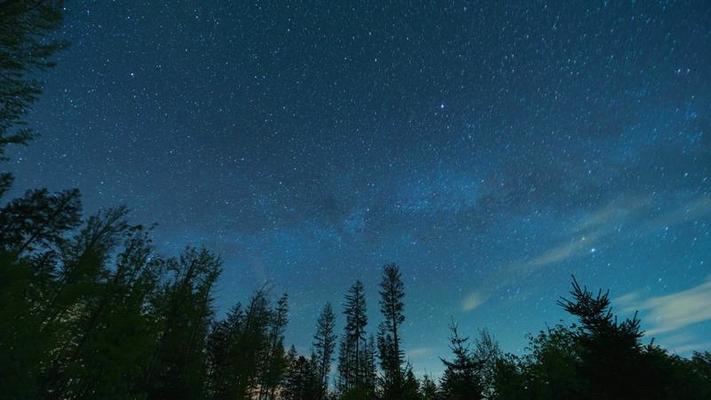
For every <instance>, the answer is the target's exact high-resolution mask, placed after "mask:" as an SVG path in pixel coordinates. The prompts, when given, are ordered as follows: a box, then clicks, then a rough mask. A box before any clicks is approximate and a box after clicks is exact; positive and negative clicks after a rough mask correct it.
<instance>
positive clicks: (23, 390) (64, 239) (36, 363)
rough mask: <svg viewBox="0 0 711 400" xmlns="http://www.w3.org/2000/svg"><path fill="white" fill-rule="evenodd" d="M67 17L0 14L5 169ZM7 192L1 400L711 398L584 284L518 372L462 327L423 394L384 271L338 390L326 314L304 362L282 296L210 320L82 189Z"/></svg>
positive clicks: (355, 332)
mask: <svg viewBox="0 0 711 400" xmlns="http://www.w3.org/2000/svg"><path fill="white" fill-rule="evenodd" d="M57 3H59V2H51V1H40V0H38V1H20V0H6V1H0V158H3V157H4V156H5V149H6V147H7V146H8V145H11V144H24V143H25V142H26V141H27V140H28V139H29V138H30V137H31V135H30V131H28V130H27V129H26V127H25V125H24V123H23V116H24V113H25V112H26V111H27V109H28V107H30V106H31V105H32V103H33V102H34V101H35V100H36V99H37V96H39V94H40V86H39V83H38V82H37V81H36V80H34V78H33V77H34V76H35V75H33V74H35V73H36V72H37V71H39V70H43V69H45V68H47V67H49V66H51V64H52V63H51V59H50V56H51V55H52V53H53V52H54V51H55V50H57V49H59V48H60V47H62V44H61V43H57V42H51V41H49V42H47V41H46V37H45V35H46V34H47V33H49V32H51V31H52V29H54V28H55V27H56V26H57V24H58V23H59V21H60V16H61V15H60V9H59V8H57V7H55V4H57ZM11 182H12V177H11V176H10V175H9V174H7V173H4V174H0V201H1V202H0V399H156V400H158V399H161V400H162V399H196V400H197V399H200V400H202V399H237V400H241V399H259V400H271V399H289V400H313V399H319V400H320V399H325V398H335V397H337V398H342V399H381V398H382V399H384V400H385V399H398V400H401V399H402V400H407V399H421V400H435V399H438V400H450V399H451V400H454V399H471V400H475V399H480V398H486V399H500V400H518V399H530V400H537V399H540V400H543V399H583V400H584V399H590V400H592V399H596V400H598V399H601V400H613V399H614V400H623V399H671V400H675V399H679V400H681V399H704V400H705V399H711V353H708V352H706V353H695V354H694V355H693V356H692V358H690V359H687V358H682V357H679V356H676V355H672V354H669V353H667V352H666V351H665V350H664V349H662V348H660V347H658V346H655V345H652V344H645V343H643V339H644V338H643V333H642V332H641V330H640V328H639V327H640V322H639V320H638V319H637V318H636V317H635V318H632V319H625V320H622V321H621V322H618V319H617V318H616V317H615V316H614V314H613V313H612V310H611V308H610V300H609V296H608V294H607V293H603V292H598V293H597V294H594V293H593V292H591V291H589V290H588V289H586V288H585V287H583V286H581V285H579V284H578V283H577V282H576V281H575V280H573V285H572V291H571V294H570V297H569V298H567V299H562V300H561V302H560V305H561V306H562V307H563V308H564V309H565V310H566V311H567V312H569V313H570V314H571V315H573V316H575V317H576V318H577V319H578V323H577V324H574V325H570V326H564V325H557V326H555V327H553V328H549V329H547V330H545V331H541V332H540V333H538V334H537V335H535V336H533V337H531V338H530V344H529V348H528V350H527V352H526V353H525V354H523V355H518V356H516V355H512V354H504V353H502V352H501V350H500V349H499V348H498V345H497V344H496V342H495V341H494V339H493V338H492V337H491V336H490V335H489V334H488V333H486V332H483V333H481V334H480V335H479V337H478V338H477V339H476V340H475V341H474V342H473V346H471V347H470V346H468V339H467V338H466V337H463V336H460V334H459V332H458V330H457V329H456V327H454V326H453V328H452V337H451V339H450V342H451V350H452V353H453V354H452V356H451V357H447V358H446V359H444V360H443V363H444V365H443V366H444V374H443V376H442V377H441V379H440V381H439V385H438V383H437V382H436V381H435V380H434V379H432V378H429V377H423V378H422V379H418V377H417V376H416V375H415V374H414V373H413V371H412V368H411V367H410V366H409V364H408V363H407V362H406V361H407V360H406V359H405V356H404V354H405V352H404V348H403V347H404V346H403V341H402V338H403V337H404V336H403V334H404V333H405V332H403V329H402V328H403V325H402V323H403V321H404V320H405V316H404V285H403V283H402V279H401V276H400V270H399V268H398V267H397V266H395V265H387V266H386V267H385V268H384V271H383V277H382V283H381V285H380V296H381V301H380V309H381V312H382V320H381V323H380V325H379V329H378V338H377V341H376V339H375V338H374V337H373V336H372V334H369V332H368V331H367V326H368V318H367V314H366V301H365V299H366V297H367V295H366V288H365V286H364V285H363V284H362V283H360V282H356V283H355V284H354V285H353V287H352V288H351V289H350V290H349V291H348V293H347V296H346V304H345V312H344V314H345V317H346V318H345V319H346V321H345V329H344V334H343V336H342V337H341V342H340V343H341V348H340V354H339V357H338V380H337V383H338V384H337V385H336V386H335V387H333V386H334V385H329V381H330V379H329V377H330V375H332V374H331V365H332V360H333V354H334V347H335V343H336V335H335V334H334V332H335V326H336V320H335V319H336V318H335V315H334V312H333V310H332V308H331V307H330V305H326V306H325V307H324V308H323V311H322V313H321V315H320V317H319V318H318V322H317V329H316V333H315V335H314V340H313V349H312V351H311V356H310V357H306V356H305V355H300V354H298V353H297V351H296V350H295V349H294V348H293V347H292V348H291V349H290V350H289V351H285V343H284V341H285V338H284V331H285V327H286V325H287V322H288V309H289V308H288V298H287V296H286V295H283V296H281V297H280V298H279V299H278V300H276V301H273V299H272V298H271V296H270V293H269V292H268V291H267V290H258V291H256V293H254V294H253V295H252V297H251V298H250V299H249V300H248V301H247V302H246V303H245V304H237V305H235V306H234V307H232V308H231V309H230V311H229V312H227V313H226V315H225V316H224V317H222V318H216V312H215V309H214V306H213V302H212V290H213V286H214V284H215V282H216V280H217V279H218V276H219V274H220V271H221V268H222V263H221V261H220V259H219V257H217V256H216V255H214V254H213V253H211V252H209V251H208V250H205V249H198V248H192V247H188V248H186V249H185V250H184V251H183V252H182V253H181V254H180V255H178V256H175V257H165V256H163V255H161V254H159V253H158V252H157V251H156V250H155V248H154V246H153V244H152V241H151V238H150V229H146V228H145V227H144V226H142V225H137V224H133V223H131V222H130V221H129V218H128V213H127V211H126V209H125V208H122V207H118V208H112V209H106V210H104V211H101V212H98V213H96V214H94V215H92V216H89V217H84V216H83V214H82V207H81V201H80V195H79V192H78V191H76V190H67V191H63V192H59V193H50V192H49V191H47V190H44V189H39V190H33V191H29V192H27V193H26V194H25V195H24V196H22V197H20V198H17V199H14V200H11V201H9V200H8V199H5V198H3V197H2V196H3V195H5V193H6V192H7V189H8V188H9V187H10V184H11ZM376 343H377V344H376ZM376 359H377V360H380V368H379V369H378V368H377V366H376ZM334 389H337V390H334Z"/></svg>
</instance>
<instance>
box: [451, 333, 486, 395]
mask: <svg viewBox="0 0 711 400" xmlns="http://www.w3.org/2000/svg"><path fill="white" fill-rule="evenodd" d="M450 331H451V332H452V335H451V337H450V349H451V350H452V353H454V359H453V360H452V361H447V360H445V359H442V362H443V363H444V366H445V370H444V375H443V377H442V398H443V399H445V400H478V399H481V398H482V387H481V382H480V380H479V365H478V364H477V363H476V362H475V361H474V359H473V358H472V356H471V354H470V351H469V347H468V346H467V341H468V340H469V339H468V338H466V337H461V336H459V332H458V330H457V326H456V325H454V324H452V325H451V326H450Z"/></svg>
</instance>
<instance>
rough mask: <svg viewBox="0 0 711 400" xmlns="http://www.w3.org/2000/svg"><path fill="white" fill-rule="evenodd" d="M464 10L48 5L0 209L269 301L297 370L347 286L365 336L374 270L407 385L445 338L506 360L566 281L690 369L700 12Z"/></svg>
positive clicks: (566, 5) (706, 131)
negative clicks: (128, 229) (485, 343)
mask: <svg viewBox="0 0 711 400" xmlns="http://www.w3.org/2000/svg"><path fill="white" fill-rule="evenodd" d="M484 3H487V2H459V1H454V2H447V4H440V3H438V2H432V3H426V4H421V3H410V2H388V3H387V4H384V2H359V3H354V4H348V2H320V3H319V2H317V3H314V4H310V5H308V6H307V5H306V4H303V3H301V2H295V1H294V2H292V1H277V2H254V3H247V2H226V1H215V0H210V1H201V2H189V1H178V2H174V1H171V2H168V1H151V2H142V3H141V4H140V5H139V4H132V3H131V4H127V3H126V2H106V1H76V2H68V3H67V5H66V7H67V15H66V18H65V21H66V22H65V24H64V26H63V28H62V30H61V32H60V33H59V35H60V36H61V37H62V38H65V39H67V40H69V41H70V42H71V44H72V45H71V47H70V48H69V49H68V50H66V51H64V52H62V53H61V54H60V55H59V56H58V59H57V61H58V66H57V68H56V69H55V70H53V71H51V72H50V73H48V74H47V75H46V85H45V93H44V95H43V97H42V98H41V101H40V102H39V103H38V105H37V106H36V107H35V109H34V110H33V111H32V113H31V115H30V121H31V124H32V126H33V127H34V128H35V129H36V130H37V131H38V132H39V133H40V134H41V136H40V137H39V138H38V139H36V140H35V141H34V142H33V143H32V144H31V145H30V146H28V147H26V148H22V149H19V150H15V151H14V153H12V154H11V157H12V160H13V161H14V171H13V172H14V173H15V175H16V177H17V180H16V185H15V186H16V189H15V190H16V191H17V192H18V193H19V192H21V191H24V190H25V189H27V188H32V187H37V186H47V187H49V188H50V189H54V190H59V189H63V188H69V187H78V188H80V189H81V191H82V193H83V199H84V204H85V206H86V208H87V209H88V210H89V211H95V210H97V209H99V208H101V207H108V206H112V205H118V204H126V205H128V206H129V207H130V208H131V209H132V210H133V212H132V214H131V215H132V218H133V219H134V220H136V221H138V222H144V223H152V222H155V223H157V227H156V229H155V235H154V236H155V238H156V242H157V245H158V247H159V248H160V249H162V250H163V251H164V252H166V253H169V254H173V253H176V252H177V251H179V249H181V248H182V247H184V246H185V245H188V244H204V245H205V246H207V247H209V248H212V249H214V250H216V251H217V252H218V253H220V254H221V255H222V257H223V259H224V262H225V269H224V272H223V275H222V278H221V280H220V282H219V284H218V290H217V291H216V293H215V298H216V304H217V305H218V308H219V309H220V310H222V311H224V310H226V308H227V307H229V306H230V305H232V304H234V303H235V302H236V301H239V300H244V299H245V298H246V297H247V296H248V295H249V293H250V292H251V291H252V290H253V289H255V288H257V287H259V286H261V285H262V284H263V283H264V282H271V284H272V285H273V287H274V291H275V292H277V293H278V292H280V291H284V290H286V291H288V292H289V294H290V301H291V314H290V319H291V322H290V325H289V330H288V332H287V341H289V342H290V343H294V344H295V345H296V346H297V348H299V349H300V350H307V349H308V344H309V343H310V340H311V334H312V331H313V326H314V323H315V318H316V316H317V313H318V309H319V308H320V307H321V305H322V304H323V303H324V302H325V301H331V302H333V303H334V304H336V305H340V304H341V302H342V296H343V294H344V293H345V290H346V288H347V287H348V286H349V285H350V284H351V283H352V281H354V280H355V279H361V280H363V281H364V283H365V285H366V288H367V290H368V296H369V297H368V307H369V311H370V313H371V314H372V317H371V321H372V323H371V328H372V331H374V330H375V326H376V325H377V323H376V322H375V321H377V320H378V316H377V290H376V285H377V282H378V280H379V278H380V268H381V266H382V265H383V264H385V263H388V262H396V263H398V264H399V265H401V267H402V271H403V276H404V278H405V284H406V290H407V298H406V318H407V320H406V323H405V327H404V333H403V335H404V341H405V346H406V348H407V349H408V350H409V351H410V352H409V353H408V357H409V359H410V361H411V362H412V364H413V365H414V367H415V369H416V370H417V371H418V373H421V372H425V371H430V372H438V371H440V369H441V363H440V361H439V358H438V357H439V356H440V355H443V354H446V353H447V342H446V340H447V324H448V323H449V321H450V320H451V319H452V318H454V319H455V320H456V321H458V322H459V324H460V327H461V329H462V331H463V332H467V333H468V334H474V333H475V332H476V329H479V328H484V327H487V328H489V329H490V331H491V332H492V333H493V334H494V335H495V336H496V337H497V338H498V339H499V340H500V341H501V344H502V347H503V348H504V349H506V350H508V351H513V352H517V351H520V350H521V349H523V347H524V346H525V344H526V341H525V334H526V333H528V332H536V331H537V330H539V329H542V328H544V327H545V325H544V324H545V323H548V324H554V323H555V322H556V321H558V320H559V319H561V318H567V317H566V316H565V315H564V314H563V312H562V310H561V309H560V308H559V307H558V306H556V304H555V301H556V299H557V298H558V296H560V295H564V294H566V293H567V289H568V283H569V279H570V275H571V274H575V275H576V276H577V277H578V279H579V280H580V281H581V282H584V283H586V284H588V285H589V286H592V287H602V288H610V289H611V292H612V297H613V298H615V299H616V300H615V304H616V310H617V311H619V312H621V313H623V314H625V315H627V313H632V312H633V311H634V310H640V315H641V317H642V318H643V322H644V323H643V327H644V328H645V329H646V330H647V331H648V332H649V333H650V334H652V335H653V336H655V337H657V342H659V343H661V344H663V345H665V346H667V347H669V348H670V349H673V350H675V351H678V352H680V353H682V354H686V353H685V352H688V351H689V350H690V349H699V350H702V349H707V350H708V349H711V342H710V341H709V337H711V336H709V333H711V314H709V312H708V311H707V310H708V309H711V307H710V306H711V295H709V294H708V293H709V290H708V286H709V282H711V281H709V279H711V269H710V268H709V266H710V264H711V225H710V224H711V68H709V65H710V64H711V6H709V4H708V3H707V2H704V1H659V2H651V1H650V2H592V1H590V2H578V1H552V2H521V3H519V2H514V3H512V4H507V5H503V4H500V3H497V2H488V4H484ZM337 308H338V306H337ZM338 323H339V324H342V323H343V321H342V320H340V321H339V322H338ZM339 326H340V325H339Z"/></svg>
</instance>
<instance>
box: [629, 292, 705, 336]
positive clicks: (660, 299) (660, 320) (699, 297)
mask: <svg viewBox="0 0 711 400" xmlns="http://www.w3.org/2000/svg"><path fill="white" fill-rule="evenodd" d="M618 301H620V303H621V304H622V305H623V307H624V310H625V311H631V310H639V311H642V312H644V313H645V314H646V318H645V320H646V321H651V327H650V328H649V329H648V330H647V334H648V335H659V334H665V333H669V332H674V331H677V330H679V329H682V328H685V327H687V326H689V325H693V324H697V323H700V322H704V321H708V320H711V279H707V280H706V282H704V283H702V284H700V285H698V286H695V287H693V288H691V289H687V290H682V291H680V292H676V293H672V294H669V295H666V296H653V297H649V298H647V299H640V296H639V294H636V293H634V292H633V293H630V294H627V295H625V296H623V297H621V298H620V299H618Z"/></svg>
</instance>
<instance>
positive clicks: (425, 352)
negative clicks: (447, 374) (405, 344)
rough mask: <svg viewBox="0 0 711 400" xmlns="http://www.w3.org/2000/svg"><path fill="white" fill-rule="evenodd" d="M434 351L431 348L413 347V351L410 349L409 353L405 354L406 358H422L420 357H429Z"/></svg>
mask: <svg viewBox="0 0 711 400" xmlns="http://www.w3.org/2000/svg"><path fill="white" fill-rule="evenodd" d="M433 352H434V350H433V349H432V347H415V348H414V349H411V350H410V351H408V352H407V354H406V355H407V358H413V359H416V358H422V357H429V356H430V355H432V353H433Z"/></svg>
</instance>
